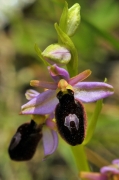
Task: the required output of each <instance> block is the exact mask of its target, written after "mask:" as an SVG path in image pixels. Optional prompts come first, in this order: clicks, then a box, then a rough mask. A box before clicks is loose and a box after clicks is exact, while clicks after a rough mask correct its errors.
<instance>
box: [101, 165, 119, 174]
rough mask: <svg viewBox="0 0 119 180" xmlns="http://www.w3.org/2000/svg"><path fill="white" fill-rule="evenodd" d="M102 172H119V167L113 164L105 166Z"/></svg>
mask: <svg viewBox="0 0 119 180" xmlns="http://www.w3.org/2000/svg"><path fill="white" fill-rule="evenodd" d="M100 172H101V173H102V174H108V173H112V174H119V169H117V168H116V167H113V166H104V167H102V168H101V170H100Z"/></svg>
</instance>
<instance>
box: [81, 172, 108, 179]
mask: <svg viewBox="0 0 119 180" xmlns="http://www.w3.org/2000/svg"><path fill="white" fill-rule="evenodd" d="M80 177H81V178H82V179H87V180H108V177H107V176H106V175H104V174H100V173H93V172H81V173H80Z"/></svg>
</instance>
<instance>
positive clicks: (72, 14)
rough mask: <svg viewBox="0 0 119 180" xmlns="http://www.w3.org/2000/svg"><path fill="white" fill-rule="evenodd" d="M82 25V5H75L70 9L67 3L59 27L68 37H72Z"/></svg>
mask: <svg viewBox="0 0 119 180" xmlns="http://www.w3.org/2000/svg"><path fill="white" fill-rule="evenodd" d="M79 23H80V5H79V4H78V3H76V4H74V5H73V6H72V7H71V8H69V9H68V4H67V2H65V6H64V9H63V12H62V15H61V18H60V22H59V27H60V28H61V29H62V31H64V32H65V33H66V34H67V35H68V36H72V35H73V34H74V33H75V31H76V30H77V28H78V26H79Z"/></svg>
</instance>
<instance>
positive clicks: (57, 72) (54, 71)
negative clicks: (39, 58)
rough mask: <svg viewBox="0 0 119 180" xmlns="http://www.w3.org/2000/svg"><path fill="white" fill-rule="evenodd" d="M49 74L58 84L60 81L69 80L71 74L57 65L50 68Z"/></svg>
mask: <svg viewBox="0 0 119 180" xmlns="http://www.w3.org/2000/svg"><path fill="white" fill-rule="evenodd" d="M48 70H49V73H50V75H51V77H52V78H53V80H54V81H56V82H58V81H59V80H60V79H65V80H66V81H68V80H69V73H68V72H67V71H66V70H65V69H63V68H60V67H58V66H57V65H56V64H54V65H53V66H50V67H48Z"/></svg>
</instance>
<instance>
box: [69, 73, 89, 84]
mask: <svg viewBox="0 0 119 180" xmlns="http://www.w3.org/2000/svg"><path fill="white" fill-rule="evenodd" d="M90 74H91V71H90V70H85V71H83V72H82V73H80V74H78V75H77V76H75V77H73V78H71V79H70V80H69V84H71V85H75V84H76V83H78V82H80V81H83V80H84V79H86V78H87V77H88V76H90Z"/></svg>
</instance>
